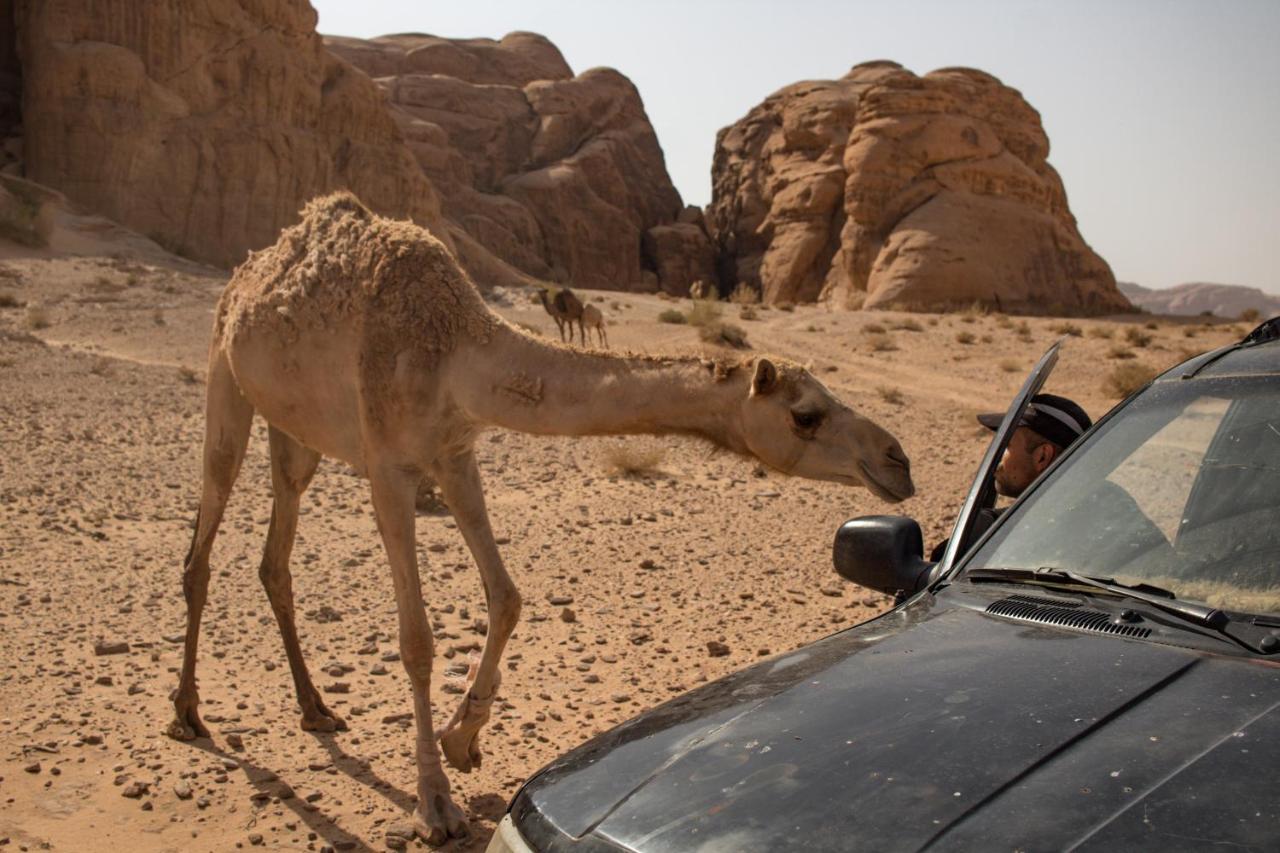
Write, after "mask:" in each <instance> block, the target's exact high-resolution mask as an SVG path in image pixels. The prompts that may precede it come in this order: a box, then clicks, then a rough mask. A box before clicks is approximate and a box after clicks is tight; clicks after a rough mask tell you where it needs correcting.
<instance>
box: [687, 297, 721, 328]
mask: <svg viewBox="0 0 1280 853" xmlns="http://www.w3.org/2000/svg"><path fill="white" fill-rule="evenodd" d="M719 319H720V303H719V302H716V301H714V300H711V299H695V300H694V301H693V307H692V308H690V309H689V311H688V313H687V314H685V322H687V323H688V324H689V325H690V326H710V325H712V324H713V323H715V322H716V321H717V320H719Z"/></svg>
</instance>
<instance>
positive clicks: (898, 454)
mask: <svg viewBox="0 0 1280 853" xmlns="http://www.w3.org/2000/svg"><path fill="white" fill-rule="evenodd" d="M884 455H885V456H886V457H887V458H888V459H889V461H890V462H892V463H894V464H895V465H901V466H902V467H903V468H904V469H905V470H907V471H910V470H911V460H910V459H908V458H907V454H905V453H903V452H902V448H901V447H898V446H896V445H895V446H893V447H890V448H889V449H888V450H886V451H885V453H884Z"/></svg>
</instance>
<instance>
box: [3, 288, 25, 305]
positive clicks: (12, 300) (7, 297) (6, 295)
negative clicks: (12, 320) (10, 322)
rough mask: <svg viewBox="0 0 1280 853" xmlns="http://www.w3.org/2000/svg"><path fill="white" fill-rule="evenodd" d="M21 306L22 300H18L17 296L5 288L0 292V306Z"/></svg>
mask: <svg viewBox="0 0 1280 853" xmlns="http://www.w3.org/2000/svg"><path fill="white" fill-rule="evenodd" d="M21 307H22V302H20V301H19V300H18V297H16V296H14V295H13V294H12V293H10V292H8V291H7V290H6V291H5V292H3V293H0V308H21Z"/></svg>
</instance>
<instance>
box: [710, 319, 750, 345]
mask: <svg viewBox="0 0 1280 853" xmlns="http://www.w3.org/2000/svg"><path fill="white" fill-rule="evenodd" d="M698 337H699V338H701V339H702V340H704V341H706V342H707V343H709V344H723V345H727V346H731V347H733V348H734V349H750V348H751V345H750V344H749V343H747V333H746V332H745V331H743V330H742V327H741V326H735V325H733V324H732V323H720V322H716V323H710V324H708V325H706V326H702V327H700V328H699V329H698Z"/></svg>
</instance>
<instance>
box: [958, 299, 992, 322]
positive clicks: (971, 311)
mask: <svg viewBox="0 0 1280 853" xmlns="http://www.w3.org/2000/svg"><path fill="white" fill-rule="evenodd" d="M990 313H991V309H990V308H989V307H987V305H986V304H984V303H982V302H973V303H971V304H970V305H968V306H967V307H966V308H965V309H964V310H963V311H961V312H960V319H961V320H963V321H964V322H966V323H972V322H973V321H974V320H976V319H977V318H979V317H985V316H987V315H988V314H990Z"/></svg>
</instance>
